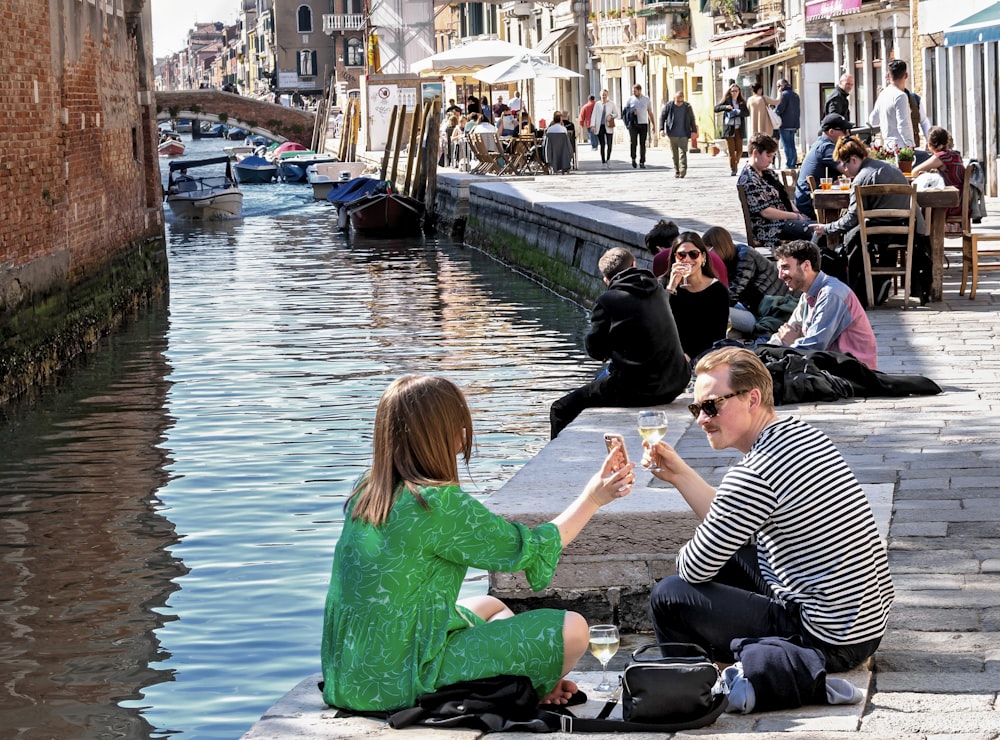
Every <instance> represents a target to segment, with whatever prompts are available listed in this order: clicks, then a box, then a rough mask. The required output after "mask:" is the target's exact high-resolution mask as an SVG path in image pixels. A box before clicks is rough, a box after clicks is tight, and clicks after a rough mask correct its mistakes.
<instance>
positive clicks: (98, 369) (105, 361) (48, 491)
mask: <svg viewBox="0 0 1000 740" xmlns="http://www.w3.org/2000/svg"><path fill="white" fill-rule="evenodd" d="M165 324H166V312H165V310H164V309H162V308H161V309H159V310H156V311H154V312H153V313H151V314H149V315H148V316H146V317H145V319H144V320H143V321H142V323H141V324H139V325H136V326H134V327H132V329H131V330H130V331H128V332H125V333H123V334H121V335H119V336H116V337H115V339H114V344H115V351H114V352H113V353H112V352H102V353H100V354H95V355H92V356H89V357H87V358H85V361H84V362H82V363H81V367H79V368H77V369H76V370H75V371H74V372H73V373H72V374H71V375H70V376H68V377H67V378H66V379H64V380H63V382H62V383H61V384H60V385H59V386H58V388H55V389H53V390H52V391H50V392H48V393H45V394H44V395H43V396H42V397H41V398H39V399H36V401H35V403H34V405H33V406H32V407H30V408H29V407H28V405H27V404H26V403H23V402H22V403H18V404H13V405H11V406H10V407H8V408H6V409H4V410H3V417H2V424H0V450H2V454H0V490H2V491H3V493H2V495H0V543H2V545H3V550H2V554H0V583H3V584H4V589H3V591H2V592H0V624H3V630H2V634H3V637H2V638H0V663H2V665H3V672H4V681H3V687H4V688H3V691H2V694H0V727H3V728H4V736H5V737H51V738H90V737H93V738H97V737H101V738H107V737H129V738H134V737H145V736H146V735H147V734H148V732H149V724H148V723H147V721H146V720H145V719H144V718H143V717H142V716H141V714H140V713H139V712H138V710H136V709H125V708H123V707H121V706H120V702H121V701H122V700H123V699H127V698H136V697H137V696H138V690H139V689H140V688H141V687H143V686H149V685H152V684H154V683H157V682H160V681H166V680H170V674H169V673H168V672H166V671H164V670H158V669H156V668H155V667H153V666H155V665H156V664H157V661H158V660H159V659H160V657H161V654H160V653H161V650H160V645H159V643H158V641H157V639H156V637H155V634H154V631H155V630H156V629H158V628H159V627H161V626H162V625H163V624H164V623H165V622H166V621H167V619H170V618H171V617H166V616H164V615H162V614H160V613H158V611H157V609H159V608H161V607H163V606H164V605H165V604H166V602H167V597H168V596H169V594H170V593H171V592H172V591H174V590H176V589H177V588H178V586H177V583H176V581H177V579H178V578H180V577H181V576H183V575H184V574H185V573H186V572H187V570H186V568H185V567H184V566H183V564H182V563H181V562H180V560H178V559H177V558H175V557H173V556H172V555H171V554H170V553H169V552H168V548H169V547H170V546H171V545H172V544H173V543H176V542H177V541H178V537H177V534H176V532H175V530H174V526H173V524H171V523H170V522H169V521H168V520H167V519H165V518H164V517H163V516H161V515H160V514H159V513H158V512H157V508H158V502H157V500H156V497H155V494H156V492H157V491H158V490H159V489H160V488H161V487H162V486H163V485H164V484H165V482H166V475H165V473H164V466H165V463H166V460H165V456H164V451H163V450H162V448H160V446H159V443H160V441H161V440H162V439H163V436H164V434H165V433H166V429H167V427H168V426H169V419H168V418H167V417H166V416H165V415H164V399H165V397H166V393H167V382H166V380H165V378H166V376H167V374H168V367H167V365H166V363H165V362H164V358H163V344H162V341H161V342H159V343H156V342H150V341H149V337H150V336H151V335H159V336H162V334H163V330H164V327H165ZM68 409H72V412H71V413H69V414H67V413H66V411H67V410H68Z"/></svg>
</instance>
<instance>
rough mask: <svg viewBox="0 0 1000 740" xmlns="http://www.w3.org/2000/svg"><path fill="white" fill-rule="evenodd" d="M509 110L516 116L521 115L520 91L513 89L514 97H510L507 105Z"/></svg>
mask: <svg viewBox="0 0 1000 740" xmlns="http://www.w3.org/2000/svg"><path fill="white" fill-rule="evenodd" d="M507 107H508V108H509V109H510V112H511V113H513V114H514V115H515V117H516V116H519V115H521V93H520V92H519V91H516V90H515V91H514V97H512V98H511V99H510V103H509V104H508V105H507Z"/></svg>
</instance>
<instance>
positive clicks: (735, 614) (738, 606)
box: [649, 545, 882, 673]
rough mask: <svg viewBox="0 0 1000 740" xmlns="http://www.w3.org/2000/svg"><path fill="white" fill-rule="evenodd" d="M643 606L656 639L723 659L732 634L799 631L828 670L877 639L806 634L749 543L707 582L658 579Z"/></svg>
mask: <svg viewBox="0 0 1000 740" xmlns="http://www.w3.org/2000/svg"><path fill="white" fill-rule="evenodd" d="M649 608H650V613H651V615H652V618H653V629H654V630H655V631H656V639H657V640H658V641H659V642H693V643H695V644H697V645H701V646H702V647H703V648H706V649H707V650H709V651H710V652H711V654H712V656H713V658H714V659H715V660H718V661H720V662H723V663H732V662H733V661H734V660H735V657H734V656H733V653H732V651H731V650H730V649H729V645H730V642H731V641H732V640H734V639H740V638H743V637H792V636H795V635H799V636H800V637H801V638H802V643H803V644H804V645H805V646H807V647H814V648H816V649H818V650H819V651H820V652H822V653H823V654H824V656H826V668H827V670H828V671H829V672H831V673H839V672H842V671H846V670H849V669H851V668H854V667H855V666H857V665H859V664H860V663H861V662H862V661H864V660H865V659H866V658H868V657H869V656H870V655H872V654H873V653H874V652H875V650H876V649H877V648H878V646H879V643H880V642H881V641H882V638H876V639H874V640H869V641H867V642H863V643H859V644H857V645H832V644H830V643H826V642H823V641H822V640H820V639H819V638H817V637H815V636H813V635H812V634H810V633H809V632H808V631H807V630H806V629H805V627H803V625H802V618H801V616H800V614H799V607H798V605H797V604H795V603H794V602H790V601H789V602H783V601H779V600H778V599H775V598H774V597H773V596H772V595H771V589H770V588H769V587H768V585H767V582H766V581H765V580H764V577H763V576H762V575H761V573H760V568H759V567H758V565H757V547H756V546H755V545H745V546H744V547H741V548H740V549H739V550H737V551H736V554H735V555H733V557H732V558H731V559H730V560H729V562H728V563H727V564H726V565H725V567H723V569H722V570H721V571H719V574H718V575H717V576H716V577H715V579H714V580H712V581H709V582H708V583H688V582H687V581H685V580H684V579H682V578H681V577H680V576H669V577H667V578H664V579H663V580H662V581H660V582H659V583H657V584H656V586H654V587H653V592H652V593H651V594H650V596H649Z"/></svg>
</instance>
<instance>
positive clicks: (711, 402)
mask: <svg viewBox="0 0 1000 740" xmlns="http://www.w3.org/2000/svg"><path fill="white" fill-rule="evenodd" d="M744 393H749V391H733V392H732V393H729V394H727V395H725V396H719V397H718V398H709V399H707V400H705V401H702V402H701V403H689V404H688V411H690V412H691V416H693V417H694V418H695V419H697V418H698V417H699V416H701V412H702V411H704V412H705V416H707V417H708V418H709V419H714V418H715V417H716V416H718V415H719V403H721V402H722V401H725V400H726V399H727V398H732V397H733V396H742V395H743V394H744Z"/></svg>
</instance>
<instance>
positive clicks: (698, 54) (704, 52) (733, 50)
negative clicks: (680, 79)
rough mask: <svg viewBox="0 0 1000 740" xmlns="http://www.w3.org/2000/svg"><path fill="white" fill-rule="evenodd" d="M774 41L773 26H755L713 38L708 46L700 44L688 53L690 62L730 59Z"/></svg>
mask: <svg viewBox="0 0 1000 740" xmlns="http://www.w3.org/2000/svg"><path fill="white" fill-rule="evenodd" d="M772 41H774V29H773V28H766V29H760V28H754V29H750V30H743V31H736V32H734V33H727V34H724V35H722V36H716V37H715V38H713V39H712V40H711V41H710V42H709V43H708V45H707V46H700V47H698V48H697V49H692V50H691V51H689V52H688V53H687V60H688V62H689V63H692V64H693V63H695V62H705V61H708V60H709V59H729V58H730V57H741V56H743V52H744V51H745V50H746V49H748V48H750V47H754V46H762V45H764V44H767V43H769V42H772Z"/></svg>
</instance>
